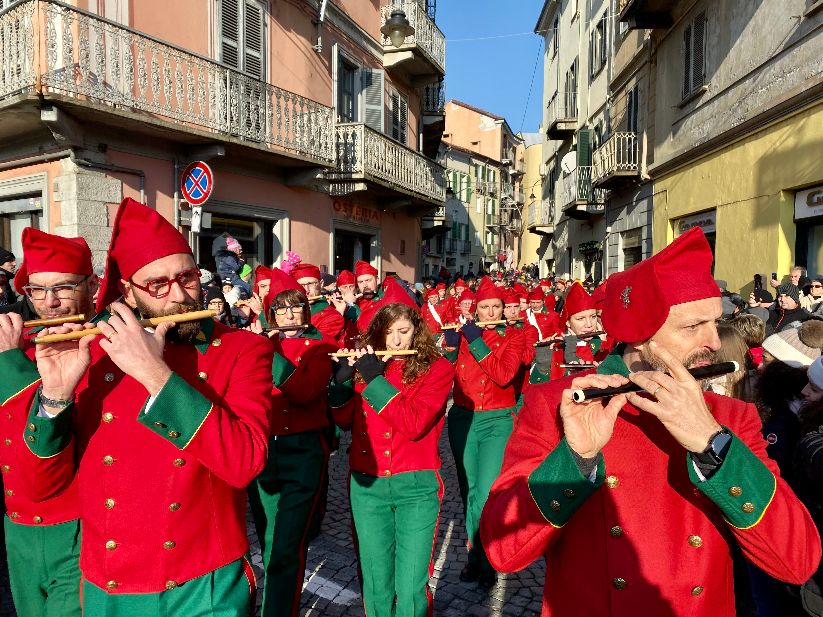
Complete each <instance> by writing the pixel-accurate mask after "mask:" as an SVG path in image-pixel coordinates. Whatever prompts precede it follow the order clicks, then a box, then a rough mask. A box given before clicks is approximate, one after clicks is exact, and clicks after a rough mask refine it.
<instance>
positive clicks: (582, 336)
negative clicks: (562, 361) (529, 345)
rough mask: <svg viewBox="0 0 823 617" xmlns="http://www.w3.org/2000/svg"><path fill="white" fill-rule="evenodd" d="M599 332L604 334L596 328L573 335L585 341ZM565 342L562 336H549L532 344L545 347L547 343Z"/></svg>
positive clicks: (598, 334)
mask: <svg viewBox="0 0 823 617" xmlns="http://www.w3.org/2000/svg"><path fill="white" fill-rule="evenodd" d="M601 334H606V333H605V332H603V331H602V330H598V331H597V332H587V333H586V334H576V335H574V336H576V337H577V340H580V341H585V340H587V339H590V338H594V337H595V336H600V335H601ZM563 342H565V340H564V339H563V337H555V338H549V339H546V340H545V341H537V342H536V343H535V344H534V346H535V347H546V346H547V345H559V344H560V343H563Z"/></svg>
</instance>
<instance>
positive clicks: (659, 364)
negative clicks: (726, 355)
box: [639, 345, 714, 371]
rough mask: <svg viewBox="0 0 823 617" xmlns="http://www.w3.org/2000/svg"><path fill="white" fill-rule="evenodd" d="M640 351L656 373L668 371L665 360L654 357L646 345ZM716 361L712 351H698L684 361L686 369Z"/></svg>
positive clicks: (641, 355)
mask: <svg viewBox="0 0 823 617" xmlns="http://www.w3.org/2000/svg"><path fill="white" fill-rule="evenodd" d="M639 351H640V357H641V358H643V361H644V362H645V363H646V364H648V365H649V366H651V367H652V368H653V369H654V370H656V371H668V370H669V367H668V366H667V365H666V363H665V362H663V360H661V359H660V358H659V357H657V356H656V355H654V353H652V352H651V351H650V350H649V349H648V347H646V346H645V345H644V346H643V348H642V349H640V350H639ZM713 360H714V354H713V353H712V352H711V351H696V352H694V353H693V354H691V355H689V356H686V359H685V360H683V366H685V367H686V368H690V367H691V366H692V365H694V364H697V363H702V362H708V363H711V362H712V361H713Z"/></svg>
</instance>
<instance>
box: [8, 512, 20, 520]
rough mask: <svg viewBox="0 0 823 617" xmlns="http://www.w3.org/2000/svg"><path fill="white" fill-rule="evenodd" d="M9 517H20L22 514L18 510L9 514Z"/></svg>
mask: <svg viewBox="0 0 823 617" xmlns="http://www.w3.org/2000/svg"><path fill="white" fill-rule="evenodd" d="M9 517H10V518H14V519H17V518H20V515H19V514H18V513H17V512H12V513H11V514H9Z"/></svg>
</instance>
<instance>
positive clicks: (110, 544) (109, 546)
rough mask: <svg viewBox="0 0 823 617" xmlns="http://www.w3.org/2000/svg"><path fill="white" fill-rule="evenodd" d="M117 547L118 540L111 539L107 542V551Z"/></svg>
mask: <svg viewBox="0 0 823 617" xmlns="http://www.w3.org/2000/svg"><path fill="white" fill-rule="evenodd" d="M116 548H117V542H115V541H114V540H109V541H108V542H106V550H107V551H113V550H114V549H116Z"/></svg>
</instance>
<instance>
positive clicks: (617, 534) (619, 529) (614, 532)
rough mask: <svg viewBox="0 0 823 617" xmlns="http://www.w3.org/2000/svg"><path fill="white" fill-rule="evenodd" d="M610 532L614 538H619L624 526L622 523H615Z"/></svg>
mask: <svg viewBox="0 0 823 617" xmlns="http://www.w3.org/2000/svg"><path fill="white" fill-rule="evenodd" d="M609 533H610V534H612V538H619V537H620V536H622V535H623V528H622V527H621V526H620V525H615V526H614V527H612V528H611V529H609Z"/></svg>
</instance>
